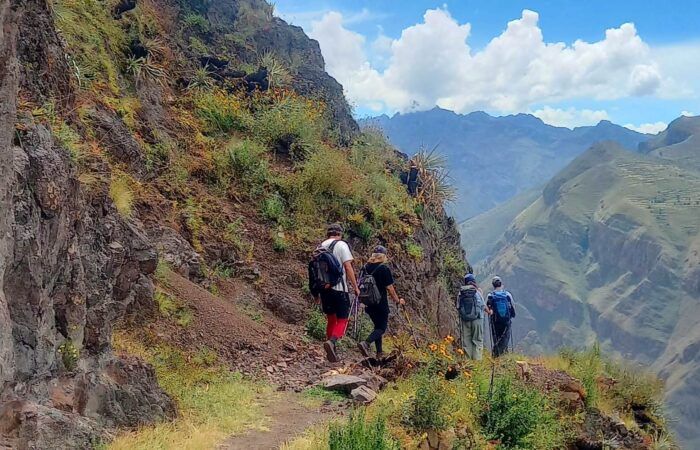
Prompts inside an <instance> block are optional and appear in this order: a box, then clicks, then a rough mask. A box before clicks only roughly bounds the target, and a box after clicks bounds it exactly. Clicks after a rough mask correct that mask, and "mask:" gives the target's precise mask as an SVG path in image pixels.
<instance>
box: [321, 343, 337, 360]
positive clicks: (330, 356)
mask: <svg viewBox="0 0 700 450" xmlns="http://www.w3.org/2000/svg"><path fill="white" fill-rule="evenodd" d="M323 349H324V350H325V351H326V359H327V360H328V361H329V362H332V363H334V362H338V355H337V354H336V353H335V342H333V341H326V342H324V343H323Z"/></svg>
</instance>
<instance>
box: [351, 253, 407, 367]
mask: <svg viewBox="0 0 700 450" xmlns="http://www.w3.org/2000/svg"><path fill="white" fill-rule="evenodd" d="M386 262H387V250H386V248H384V247H383V246H381V245H378V246H376V247H375V248H374V250H373V252H372V256H371V257H370V259H369V261H368V262H367V265H365V267H364V269H363V274H369V275H371V276H373V277H374V280H375V282H376V285H377V288H378V290H379V295H380V300H379V302H378V303H377V304H375V305H366V306H365V312H366V313H367V315H368V316H369V317H370V319H372V323H373V324H374V330H373V331H372V333H371V334H370V335H369V336H368V337H367V339H365V340H364V342H360V343H359V344H358V348H359V350H360V353H362V355H363V356H365V357H369V355H370V345H371V344H372V342H374V344H375V346H376V347H377V357H378V358H379V357H381V356H382V336H383V335H384V333H385V332H386V329H387V326H388V324H389V300H388V296H389V295H391V298H392V300H393V301H394V302H396V304H398V305H405V304H406V302H405V301H404V299H403V298H400V297H399V296H398V294H397V293H396V289H395V288H394V276H393V275H392V273H391V269H389V267H388V266H387V265H386Z"/></svg>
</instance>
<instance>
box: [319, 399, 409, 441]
mask: <svg viewBox="0 0 700 450" xmlns="http://www.w3.org/2000/svg"><path fill="white" fill-rule="evenodd" d="M328 445H329V449H330V450H398V448H399V446H398V444H397V443H396V441H394V439H392V437H391V436H390V435H389V433H388V431H387V428H386V419H385V418H384V417H381V416H379V417H376V418H374V419H371V420H367V419H366V418H365V411H364V409H359V410H356V411H353V412H352V413H351V414H350V418H349V419H348V422H347V424H339V423H333V424H331V425H330V427H329V436H328Z"/></svg>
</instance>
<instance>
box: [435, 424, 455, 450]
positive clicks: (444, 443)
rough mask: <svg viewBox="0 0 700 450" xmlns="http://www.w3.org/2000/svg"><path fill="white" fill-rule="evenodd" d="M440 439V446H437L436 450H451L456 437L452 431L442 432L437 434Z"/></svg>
mask: <svg viewBox="0 0 700 450" xmlns="http://www.w3.org/2000/svg"><path fill="white" fill-rule="evenodd" d="M438 437H439V438H440V444H438V450H452V448H453V447H454V444H455V441H456V440H457V435H456V434H455V431H454V430H453V429H451V428H450V429H447V430H443V431H441V432H440V433H439V434H438Z"/></svg>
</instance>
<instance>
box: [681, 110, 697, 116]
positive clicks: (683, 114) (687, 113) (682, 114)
mask: <svg viewBox="0 0 700 450" xmlns="http://www.w3.org/2000/svg"><path fill="white" fill-rule="evenodd" d="M694 115H695V113H692V112H690V111H681V116H687V117H693V116H694Z"/></svg>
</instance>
